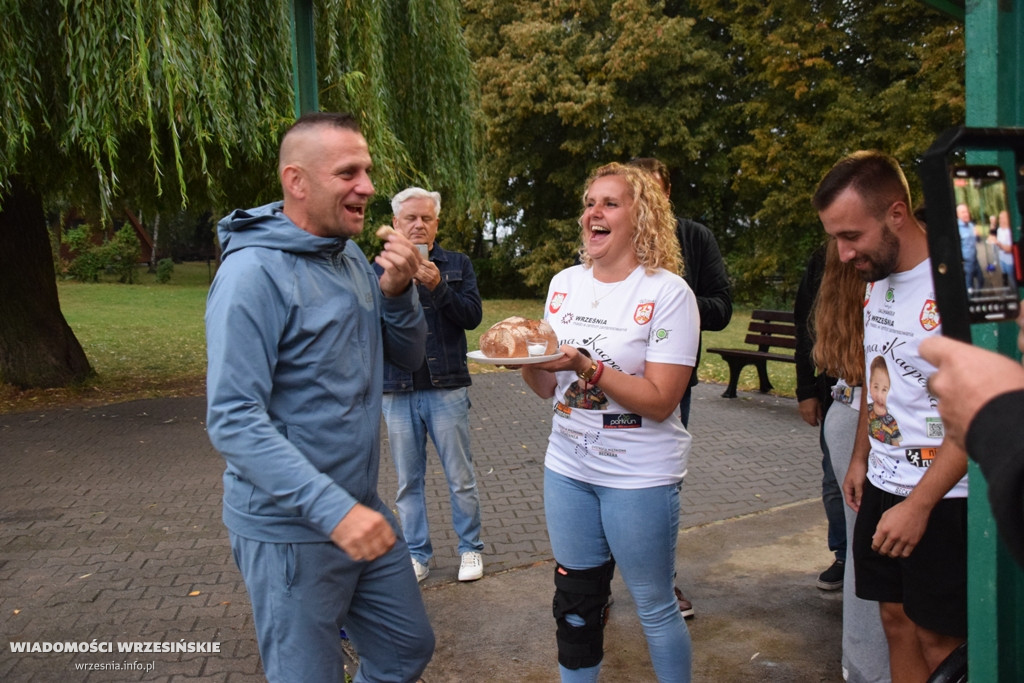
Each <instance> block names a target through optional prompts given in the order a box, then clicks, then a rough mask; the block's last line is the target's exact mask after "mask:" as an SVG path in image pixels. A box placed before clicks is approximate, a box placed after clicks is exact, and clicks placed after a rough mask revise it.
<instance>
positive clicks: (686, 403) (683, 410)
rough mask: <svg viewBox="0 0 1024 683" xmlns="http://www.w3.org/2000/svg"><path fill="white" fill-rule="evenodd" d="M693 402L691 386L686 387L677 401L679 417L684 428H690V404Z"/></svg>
mask: <svg viewBox="0 0 1024 683" xmlns="http://www.w3.org/2000/svg"><path fill="white" fill-rule="evenodd" d="M692 404H693V387H686V393H684V394H683V398H682V400H681V401H679V418H680V419H681V420H682V421H683V427H684V428H685V429H689V428H690V406H691V405H692Z"/></svg>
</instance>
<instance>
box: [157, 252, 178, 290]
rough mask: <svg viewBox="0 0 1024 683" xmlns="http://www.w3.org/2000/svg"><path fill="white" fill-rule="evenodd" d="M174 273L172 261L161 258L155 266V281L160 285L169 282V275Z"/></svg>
mask: <svg viewBox="0 0 1024 683" xmlns="http://www.w3.org/2000/svg"><path fill="white" fill-rule="evenodd" d="M173 272H174V260H173V259H169V258H162V259H160V260H159V261H158V262H157V264H156V281H157V282H159V283H160V284H162V285H165V284H167V283H168V282H170V281H171V274H172V273H173Z"/></svg>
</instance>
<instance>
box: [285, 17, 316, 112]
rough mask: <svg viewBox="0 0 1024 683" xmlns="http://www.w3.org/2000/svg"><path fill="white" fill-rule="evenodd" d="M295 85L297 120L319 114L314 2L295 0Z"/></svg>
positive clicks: (293, 64)
mask: <svg viewBox="0 0 1024 683" xmlns="http://www.w3.org/2000/svg"><path fill="white" fill-rule="evenodd" d="M291 29H292V85H293V87H294V91H295V118H298V117H300V116H302V115H303V114H305V113H307V112H311V111H318V110H319V109H320V104H319V102H318V99H317V85H316V43H315V41H314V39H313V0H292V11H291Z"/></svg>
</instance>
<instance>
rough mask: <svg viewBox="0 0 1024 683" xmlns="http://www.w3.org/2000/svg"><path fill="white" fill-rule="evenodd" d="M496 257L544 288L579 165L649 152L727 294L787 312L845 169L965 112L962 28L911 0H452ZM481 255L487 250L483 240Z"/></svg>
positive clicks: (564, 250) (576, 188)
mask: <svg viewBox="0 0 1024 683" xmlns="http://www.w3.org/2000/svg"><path fill="white" fill-rule="evenodd" d="M464 7H465V21H466V36H467V43H468V44H469V47H470V50H471V52H472V54H473V57H474V60H475V63H476V68H477V75H478V78H479V80H480V83H481V93H482V94H481V114H482V122H483V123H482V125H483V127H484V130H485V137H484V140H485V150H486V152H485V154H484V155H483V157H482V160H481V174H480V176H481V184H482V187H483V191H484V196H485V202H486V203H485V208H486V211H487V212H488V215H489V217H490V219H491V221H490V225H491V226H492V228H493V229H494V230H496V231H498V230H501V231H503V232H508V233H511V234H510V236H509V237H508V238H506V239H505V241H504V242H503V243H502V244H501V246H500V247H497V248H496V253H497V254H498V255H499V256H500V258H502V259H504V261H505V262H507V263H512V264H514V267H515V268H517V269H518V270H519V272H520V273H521V274H522V275H523V276H524V277H525V279H526V281H527V282H528V283H529V284H531V285H533V286H535V287H537V288H539V289H541V290H542V289H543V287H544V285H545V284H546V282H547V279H548V278H549V277H550V275H551V273H552V272H553V271H555V270H558V269H559V268H561V267H564V265H566V264H567V263H571V260H572V252H573V250H574V249H575V247H576V244H577V242H578V240H577V234H578V228H577V225H576V217H577V215H578V213H579V207H580V200H579V196H580V191H581V188H582V184H583V181H584V179H585V178H586V176H587V174H588V173H589V171H590V170H591V169H592V168H593V167H594V166H596V165H597V164H600V163H604V162H608V161H613V160H623V159H627V158H629V157H631V156H641V155H642V156H647V155H651V156H657V157H659V158H661V159H662V160H663V161H665V162H666V163H667V164H668V165H669V166H670V167H671V168H673V169H674V174H673V178H672V181H673V182H672V186H673V189H672V200H673V203H674V205H675V207H676V210H677V213H679V214H681V215H685V216H689V217H693V218H696V219H698V220H701V221H702V222H704V223H706V224H708V225H709V226H710V227H711V228H712V229H713V230H714V231H715V232H716V234H717V236H718V239H719V242H720V244H721V246H722V249H723V253H724V254H725V256H726V260H727V261H728V263H729V268H730V274H731V275H732V277H733V279H734V280H735V282H736V285H737V293H738V294H739V295H740V296H741V297H742V298H745V299H747V300H750V301H758V300H761V299H764V298H765V297H775V298H776V299H777V302H776V303H778V304H780V305H786V304H788V303H789V302H790V301H791V297H792V292H793V290H794V289H795V285H796V283H797V281H798V280H799V276H800V273H801V272H802V270H803V268H804V265H805V262H806V259H807V257H808V255H809V254H810V252H811V251H812V250H813V247H814V246H815V245H816V244H817V243H818V242H819V241H820V239H821V237H822V231H821V228H820V224H819V223H818V220H817V216H816V215H815V214H814V212H813V210H812V209H811V207H810V204H809V198H810V196H811V194H812V193H813V190H814V187H815V185H816V183H817V181H818V179H820V177H821V176H822V175H823V174H824V173H825V172H826V171H827V170H828V168H829V167H830V166H831V165H832V164H833V163H834V162H835V161H836V160H837V159H838V158H839V157H841V156H842V155H843V154H845V153H847V152H850V151H853V150H856V149H861V148H867V147H872V148H878V149H882V150H884V151H887V152H889V153H891V154H893V155H895V156H896V157H897V158H899V159H900V160H901V161H902V162H903V163H904V167H905V171H906V172H907V175H908V178H910V180H911V182H912V183H914V184H915V186H916V183H917V177H916V173H915V172H914V170H915V169H914V161H915V158H916V156H917V155H919V154H921V153H922V152H923V151H924V150H926V149H927V148H928V146H929V145H930V143H931V141H932V140H933V139H934V138H935V136H936V135H937V134H938V133H939V132H941V131H942V130H944V129H945V128H947V127H949V126H951V125H955V124H957V123H960V122H962V120H963V115H964V89H963V58H964V44H963V35H962V28H961V27H960V26H959V25H958V24H957V23H956V22H955V20H953V19H951V18H950V17H948V16H946V15H943V14H940V13H938V12H936V11H934V10H931V9H929V8H928V7H927V6H926V5H925V4H923V3H921V2H918V1H917V0H767V1H766V0H664V1H659V2H641V1H639V0H546V1H544V2H527V1H525V0H512V1H505V0H464ZM490 237H491V239H492V241H494V238H495V235H491V236H490Z"/></svg>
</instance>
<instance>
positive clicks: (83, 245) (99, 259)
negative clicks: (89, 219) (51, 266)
mask: <svg viewBox="0 0 1024 683" xmlns="http://www.w3.org/2000/svg"><path fill="white" fill-rule="evenodd" d="M96 234H97V231H96V228H94V227H92V226H90V225H81V226H79V227H76V228H73V229H71V230H68V231H67V232H66V233H64V237H63V238H62V239H61V242H62V243H63V244H64V245H65V246H66V247H67V248H68V250H69V251H70V252H71V254H72V257H71V260H70V262H69V263H68V264H67V265H66V267H65V270H66V272H67V274H68V275H70V276H71V277H73V278H74V279H76V280H79V281H81V282H99V279H100V274H101V273H104V272H109V273H111V274H113V275H114V276H116V277H117V280H118V282H125V283H128V284H131V283H134V282H135V276H136V272H135V271H136V265H137V264H138V262H139V258H140V256H141V254H142V247H141V246H140V245H139V238H138V237H136V236H135V231H134V230H132V227H131V225H129V224H127V223H126V224H125V225H124V227H122V228H121V229H120V230H118V231H117V232H116V233H114V237H113V239H109V240H108V239H105V238H104V239H103V240H102V241H99V242H98V241H97V237H96Z"/></svg>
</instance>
